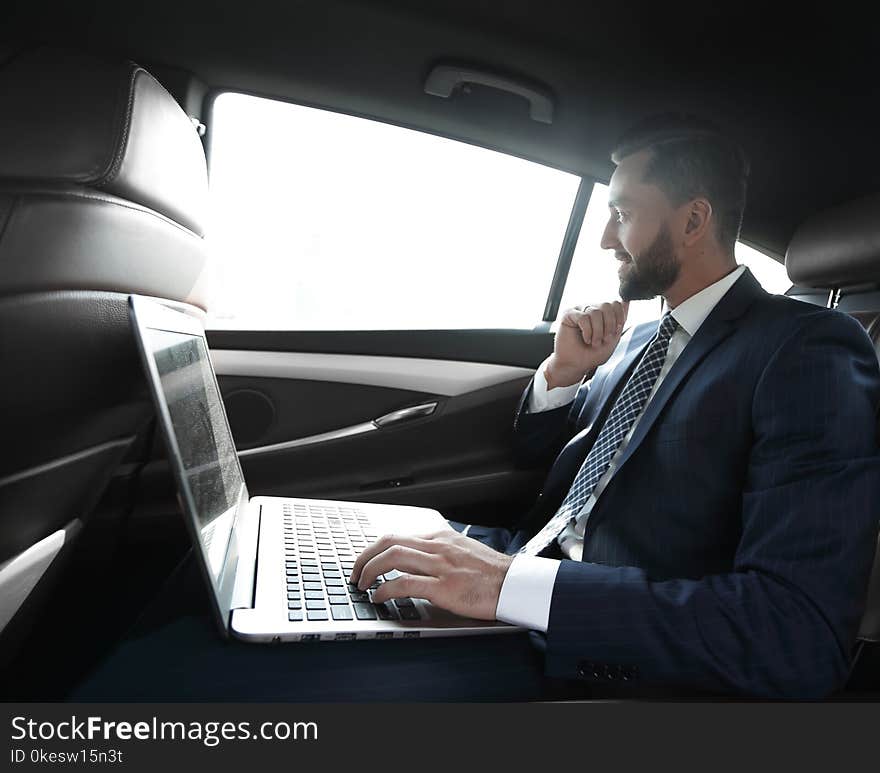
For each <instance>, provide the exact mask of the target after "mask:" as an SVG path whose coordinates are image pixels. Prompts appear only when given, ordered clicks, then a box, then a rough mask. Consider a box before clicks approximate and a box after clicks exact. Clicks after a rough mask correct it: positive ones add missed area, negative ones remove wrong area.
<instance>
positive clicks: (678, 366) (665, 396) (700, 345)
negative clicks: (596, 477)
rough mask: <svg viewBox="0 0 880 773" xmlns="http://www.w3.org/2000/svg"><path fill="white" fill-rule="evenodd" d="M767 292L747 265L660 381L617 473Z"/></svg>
mask: <svg viewBox="0 0 880 773" xmlns="http://www.w3.org/2000/svg"><path fill="white" fill-rule="evenodd" d="M764 292H765V291H764V290H763V288H762V287H761V285H760V284H759V283H758V281H757V280H756V279H755V277H754V275H753V274H752V273H751V271H749V269H748V268H746V270H745V271H744V272H743V273H742V276H740V278H739V279H737V281H736V282H735V283H734V284H733V286H732V287H731V288H730V290H729V291H728V292H727V293H726V294H725V295H724V297H723V298H722V299H721V300H720V301H719V302H718V304H717V305H716V306H715V308H714V309H712V312H711V313H710V314H709V316H708V317H706V320H705V321H704V322H703V324H702V325H700V329H699V330H697V333H696V335H695V336H694V337H693V338H692V339H691V340H690V341H688V344H687V346H685V348H684V351H682V353H681V355H680V356H679V358H678V359H677V360H676V361H675V364H674V365H673V366H672V368H671V369H670V370H669V373H667V374H666V378H664V379H663V383H662V384H660V386H659V388H658V389H657V392H656V394H655V395H654V397H652V398H651V400H650V402H649V403H648V405H647V406H646V408H645V411H644V413H643V414H642V417H641V419H639V423H638V425H637V426H636V429H635V431H634V432H633V435H632V437H631V438H630V441H629V443H628V444H627V447H626V450H625V451H624V452H623V454H622V455H621V456H620V459H619V460H618V463H617V469H616V472H615V475H617V474H619V473H620V469H621V468H622V467H623V465H624V464H626V462H627V460H628V459H629V458H630V456H632V455H633V453H634V452H635V450H636V449H637V448H638V447H639V444H640V443H641V442H642V440H643V439H644V438H645V435H646V434H647V433H648V430H650V429H651V427H652V426H653V424H654V422H655V421H656V420H657V418H658V417H659V416H660V413H661V412H662V410H663V408H664V406H665V405H666V403H667V402H669V400H670V399H671V398H672V396H673V395H674V394H675V391H676V390H677V389H678V387H679V385H680V384H681V383H682V381H684V379H685V378H686V377H687V375H688V374H689V373H690V372H691V371H692V370H693V369H694V368H695V367H696V366H697V365H698V364H699V363H700V361H701V360H702V359H703V358H704V357H705V356H706V355H707V354H708V353H709V352H711V351H712V350H713V349H714V348H715V347H716V346H718V345H719V344H720V343H721V342H722V341H723V340H724V339H725V338H727V337H728V336H729V335H730V334H731V333H733V332H734V330H735V329H736V324H735V323H736V320H737V319H738V318H739V317H741V316H742V315H743V314H744V313H745V311H746V310H747V309H748V308H749V306H751V304H752V302H753V301H754V300H755V299H756V298H758V297H759V295H761V294H762V293H764ZM644 348H645V347H644V346H642V347H639V352H642V351H644ZM621 375H622V373H621ZM618 378H619V377H618Z"/></svg>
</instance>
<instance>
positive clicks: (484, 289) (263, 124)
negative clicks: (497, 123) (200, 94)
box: [207, 93, 580, 330]
mask: <svg viewBox="0 0 880 773" xmlns="http://www.w3.org/2000/svg"><path fill="white" fill-rule="evenodd" d="M210 162H211V170H210V172H211V193H210V219H209V230H208V237H207V238H208V242H209V248H210V250H211V253H212V260H213V267H214V276H213V285H214V291H213V294H212V295H213V303H212V311H211V316H210V319H209V327H212V328H215V329H217V328H252V329H292V330H375V329H431V328H517V327H519V328H532V327H533V326H534V325H535V323H536V322H538V321H540V319H541V316H542V313H543V310H544V306H545V304H546V301H547V295H548V292H549V289H550V284H551V281H552V278H553V272H554V269H555V267H556V262H557V258H558V255H559V249H560V245H561V243H562V241H563V237H564V233H565V229H566V225H567V223H568V220H569V216H570V213H571V209H572V205H573V202H574V198H575V195H576V193H577V188H578V184H579V182H580V178H579V177H578V176H576V175H573V174H569V173H566V172H561V171H558V170H556V169H552V168H549V167H547V166H543V165H540V164H536V163H532V162H529V161H525V160H522V159H519V158H515V157H512V156H509V155H506V154H503V153H498V152H495V151H492V150H487V149H484V148H479V147H475V146H473V145H468V144H466V143H462V142H456V141H453V140H449V139H445V138H442V137H437V136H434V135H430V134H426V133H423V132H417V131H413V130H410V129H405V128H400V127H397V126H391V125H388V124H384V123H380V122H377V121H371V120H367V119H363V118H357V117H353V116H349V115H342V114H339V113H333V112H329V111H326V110H319V109H316V108H311V107H303V106H300V105H294V104H289V103H285V102H280V101H276V100H270V99H263V98H258V97H253V96H250V95H244V94H236V93H225V94H221V95H220V96H219V97H218V98H217V99H216V100H215V103H214V112H213V117H212V121H211V144H210Z"/></svg>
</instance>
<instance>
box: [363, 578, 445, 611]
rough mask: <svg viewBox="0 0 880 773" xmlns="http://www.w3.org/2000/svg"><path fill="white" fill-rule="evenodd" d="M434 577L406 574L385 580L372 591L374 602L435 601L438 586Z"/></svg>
mask: <svg viewBox="0 0 880 773" xmlns="http://www.w3.org/2000/svg"><path fill="white" fill-rule="evenodd" d="M438 584H439V582H438V580H436V579H435V578H434V577H416V576H413V575H409V574H404V575H401V576H400V577H398V578H397V579H395V580H388V582H383V583H382V584H381V585H380V586H379V587H378V588H376V590H374V591H373V593H372V599H373V603H374V604H381V603H382V602H384V601H388V600H389V599H405V598H414V599H427V600H428V601H431V602H433V601H434V598H435V593H436V591H437V587H438Z"/></svg>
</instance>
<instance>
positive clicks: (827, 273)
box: [785, 194, 880, 642]
mask: <svg viewBox="0 0 880 773" xmlns="http://www.w3.org/2000/svg"><path fill="white" fill-rule="evenodd" d="M785 267H786V269H787V270H788V276H789V278H790V279H791V281H792V282H794V283H795V284H796V285H798V286H800V287H803V288H822V289H827V288H832V290H833V293H832V294H833V295H834V296H835V297H836V301H833V300H832V301H831V302H830V303H829V305H830V306H832V307H833V308H836V309H837V310H838V311H842V312H844V313H846V314H849V315H850V316H852V317H853V318H855V319H857V320H858V321H859V322H860V323H861V325H862V327H864V328H865V331H866V333H867V334H868V337H869V338H870V339H871V342H872V343H873V344H874V351H875V352H876V353H877V358H878V360H880V195H876V194H875V195H872V196H868V197H866V198H863V199H858V200H856V201H852V202H848V203H847V204H845V205H842V206H838V207H834V208H832V209H829V210H827V211H825V212H821V213H819V214H817V215H815V216H813V217H812V218H810V219H809V220H807V221H806V222H805V223H803V224H802V225H801V226H800V228H798V230H797V232H796V233H795V235H794V237H793V238H792V240H791V243H790V244H789V247H788V251H787V253H786V255H785ZM875 431H876V433H877V439H878V443H880V413H878V421H877V424H876V426H875ZM876 509H877V517H878V519H880V502H877V503H876ZM858 638H859V639H860V640H862V641H869V642H880V542H878V546H877V552H876V554H875V557H874V567H873V570H872V572H871V579H870V581H869V584H868V599H867V605H866V607H865V614H864V616H863V617H862V622H861V625H860V627H859V634H858Z"/></svg>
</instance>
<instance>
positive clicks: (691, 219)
mask: <svg viewBox="0 0 880 773" xmlns="http://www.w3.org/2000/svg"><path fill="white" fill-rule="evenodd" d="M712 225H713V223H712V205H711V204H710V203H709V202H708V201H707V200H706V199H694V200H693V201H692V202H690V204H688V209H687V222H686V223H685V227H684V243H685V244H686V245H687V246H690V245H692V244H696V243H697V242H698V241H700V240H701V239H702V238H703V237H704V236H705V235H706V232H707V231H708V230H709V228H711V227H712Z"/></svg>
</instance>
